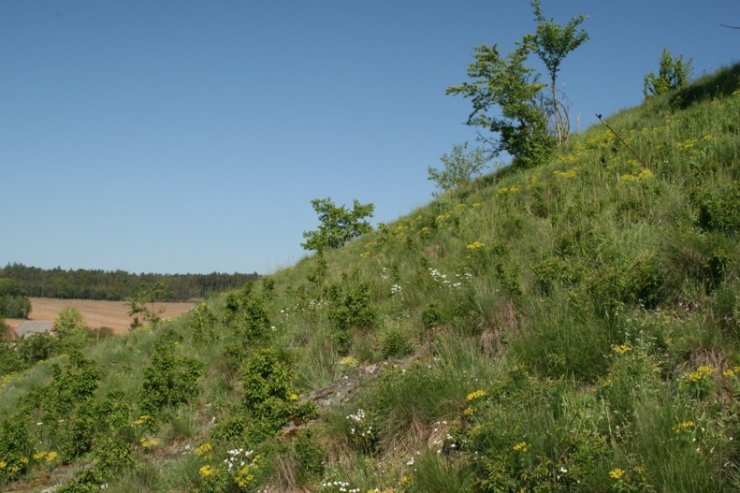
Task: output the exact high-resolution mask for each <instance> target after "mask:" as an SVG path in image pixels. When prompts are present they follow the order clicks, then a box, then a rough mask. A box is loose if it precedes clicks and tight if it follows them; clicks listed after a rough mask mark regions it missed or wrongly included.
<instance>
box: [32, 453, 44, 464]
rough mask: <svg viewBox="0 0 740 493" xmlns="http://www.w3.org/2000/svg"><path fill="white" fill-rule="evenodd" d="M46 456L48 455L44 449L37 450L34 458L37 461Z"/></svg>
mask: <svg viewBox="0 0 740 493" xmlns="http://www.w3.org/2000/svg"><path fill="white" fill-rule="evenodd" d="M44 457H46V452H44V451H41V452H36V453H35V454H33V460H35V461H37V462H38V461H40V460H41V459H43V458H44Z"/></svg>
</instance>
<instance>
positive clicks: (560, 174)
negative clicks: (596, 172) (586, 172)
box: [552, 168, 578, 178]
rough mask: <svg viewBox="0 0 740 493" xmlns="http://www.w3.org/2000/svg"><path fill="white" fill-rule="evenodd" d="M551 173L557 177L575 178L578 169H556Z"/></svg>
mask: <svg viewBox="0 0 740 493" xmlns="http://www.w3.org/2000/svg"><path fill="white" fill-rule="evenodd" d="M552 174H553V175H555V176H557V177H558V178H575V177H576V175H577V174H578V170H577V169H575V168H570V169H566V170H563V171H560V170H556V171H553V172H552Z"/></svg>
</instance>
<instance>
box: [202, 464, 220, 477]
mask: <svg viewBox="0 0 740 493" xmlns="http://www.w3.org/2000/svg"><path fill="white" fill-rule="evenodd" d="M214 474H216V469H215V468H214V467H213V466H210V465H208V464H206V465H205V466H202V467H201V468H200V469H198V475H199V476H200V477H201V478H208V477H211V476H213V475H214Z"/></svg>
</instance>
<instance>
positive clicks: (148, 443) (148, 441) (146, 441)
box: [139, 437, 159, 448]
mask: <svg viewBox="0 0 740 493" xmlns="http://www.w3.org/2000/svg"><path fill="white" fill-rule="evenodd" d="M139 444H140V445H141V446H142V447H144V448H152V447H156V446H157V445H159V440H157V439H156V438H147V437H142V438H141V439H140V440H139Z"/></svg>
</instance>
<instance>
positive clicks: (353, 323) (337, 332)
mask: <svg viewBox="0 0 740 493" xmlns="http://www.w3.org/2000/svg"><path fill="white" fill-rule="evenodd" d="M328 294H329V303H330V309H329V320H330V321H331V325H332V333H331V336H332V338H333V339H334V342H336V343H337V345H338V346H339V348H340V350H342V351H345V352H346V351H349V349H350V347H351V345H352V329H372V328H373V327H374V326H375V322H376V319H377V315H376V313H375V310H374V309H373V307H372V306H371V304H370V286H369V285H367V284H365V283H360V284H358V285H357V286H354V287H347V286H345V287H343V286H342V285H334V286H332V287H331V288H330V289H329V290H328Z"/></svg>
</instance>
